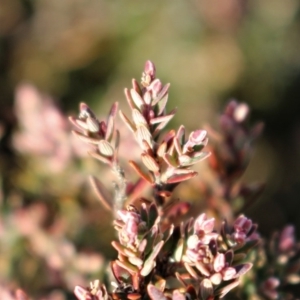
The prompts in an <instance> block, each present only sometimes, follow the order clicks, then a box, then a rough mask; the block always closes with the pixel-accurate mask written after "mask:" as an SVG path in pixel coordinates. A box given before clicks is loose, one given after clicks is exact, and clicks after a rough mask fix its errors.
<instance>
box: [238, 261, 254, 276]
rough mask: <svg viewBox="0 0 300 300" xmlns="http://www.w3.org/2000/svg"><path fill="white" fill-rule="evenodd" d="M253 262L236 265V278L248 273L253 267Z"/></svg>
mask: <svg viewBox="0 0 300 300" xmlns="http://www.w3.org/2000/svg"><path fill="white" fill-rule="evenodd" d="M252 266H253V264H252V263H245V264H242V265H239V266H235V267H234V268H235V270H236V275H235V277H234V278H238V277H240V276H242V275H244V274H246V273H247V272H248V271H249V270H250V269H251V268H252Z"/></svg>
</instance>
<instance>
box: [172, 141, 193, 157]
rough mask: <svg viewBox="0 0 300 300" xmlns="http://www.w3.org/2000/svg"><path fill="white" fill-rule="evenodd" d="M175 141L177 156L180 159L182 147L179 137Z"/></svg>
mask: <svg viewBox="0 0 300 300" xmlns="http://www.w3.org/2000/svg"><path fill="white" fill-rule="evenodd" d="M173 141H174V146H175V149H176V152H177V154H178V156H179V159H180V157H181V156H182V147H181V145H180V143H179V140H178V137H176V136H175V137H174V139H173ZM188 158H190V157H188Z"/></svg>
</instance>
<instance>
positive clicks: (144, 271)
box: [140, 260, 156, 277]
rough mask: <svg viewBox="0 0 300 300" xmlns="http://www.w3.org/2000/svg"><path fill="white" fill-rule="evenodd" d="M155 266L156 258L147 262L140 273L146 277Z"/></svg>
mask: <svg viewBox="0 0 300 300" xmlns="http://www.w3.org/2000/svg"><path fill="white" fill-rule="evenodd" d="M155 266H156V262H155V261H154V260H151V261H147V262H145V263H144V266H143V268H142V270H141V272H140V274H141V275H142V276H144V277H146V276H148V275H149V274H150V273H151V271H152V270H153V269H154V268H155Z"/></svg>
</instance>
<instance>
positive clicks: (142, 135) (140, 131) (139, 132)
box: [135, 125, 152, 147]
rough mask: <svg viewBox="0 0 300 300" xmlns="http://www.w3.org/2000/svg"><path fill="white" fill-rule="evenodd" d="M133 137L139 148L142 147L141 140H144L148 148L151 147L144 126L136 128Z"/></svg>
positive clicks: (150, 138) (150, 140)
mask: <svg viewBox="0 0 300 300" xmlns="http://www.w3.org/2000/svg"><path fill="white" fill-rule="evenodd" d="M135 136H136V139H137V141H138V142H139V144H140V146H141V147H143V140H145V141H146V142H147V143H148V144H149V145H150V146H152V136H151V133H150V132H149V130H148V128H147V127H146V126H144V125H141V126H139V127H137V129H136V132H135Z"/></svg>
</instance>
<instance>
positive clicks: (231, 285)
mask: <svg viewBox="0 0 300 300" xmlns="http://www.w3.org/2000/svg"><path fill="white" fill-rule="evenodd" d="M239 283H240V282H239V280H234V281H232V282H231V283H229V284H227V285H226V286H224V287H222V288H221V289H219V290H218V291H217V293H216V296H217V295H219V297H220V298H223V297H224V296H225V295H226V294H227V293H229V292H230V291H231V290H232V289H234V288H235V287H237V286H238V285H239Z"/></svg>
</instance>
